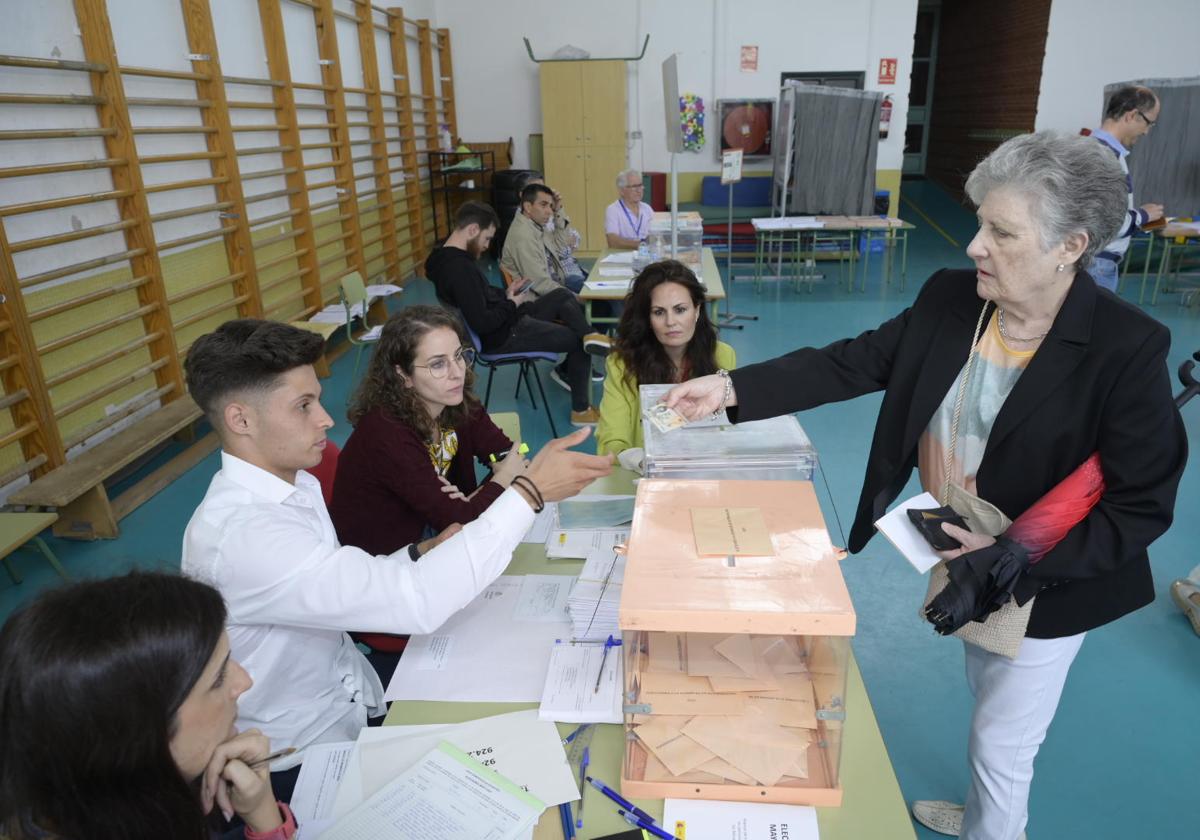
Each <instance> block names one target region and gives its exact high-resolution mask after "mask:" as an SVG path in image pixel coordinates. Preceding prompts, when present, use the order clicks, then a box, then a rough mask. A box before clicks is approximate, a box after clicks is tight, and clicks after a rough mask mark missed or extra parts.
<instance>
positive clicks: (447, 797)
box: [322, 743, 546, 840]
mask: <svg viewBox="0 0 1200 840" xmlns="http://www.w3.org/2000/svg"><path fill="white" fill-rule="evenodd" d="M545 808H546V806H545V805H544V804H543V803H542V802H541V801H540V800H539V799H537V798H536V797H534V796H532V795H531V794H529V793H526V792H525V791H523V790H521V788H519V787H518V786H517V785H515V784H513V783H512V782H511V781H509V780H508V779H505V778H504V777H502V776H500V775H499V774H498V773H496V772H494V771H492V770H489V769H488V768H486V767H484V766H482V765H481V764H479V762H477V761H475V760H473V759H471V758H470V757H469V756H467V755H466V754H465V753H463V752H462V750H459V749H458V748H457V747H454V746H452V745H450V744H447V743H442V744H440V745H438V746H437V747H436V748H435V749H434V750H432V751H430V752H429V753H427V754H426V755H425V757H424V758H422V759H421V760H420V761H419V762H418V763H416V764H414V765H413V766H412V767H410V768H409V769H408V770H406V771H404V773H402V774H401V775H400V776H399V777H397V778H396V779H395V780H394V781H392V782H391V783H389V784H388V785H386V786H385V787H384V788H383V789H382V790H380V791H379V792H378V793H376V794H375V795H374V796H372V797H371V798H370V799H368V800H367V801H366V802H364V803H363V804H362V805H360V806H359V807H358V808H356V809H354V810H353V811H351V812H350V813H349V814H347V815H346V817H345V818H344V819H342V820H340V821H338V823H337V824H336V825H334V827H333V828H331V829H330V830H329V831H327V832H325V834H324V835H322V836H323V838H325V840H414V838H417V837H419V838H421V840H462V838H464V837H471V838H477V840H517V838H519V837H522V836H524V835H525V834H526V833H527V830H528V829H529V827H530V826H532V825H533V824H534V823H535V822H536V821H537V819H538V817H539V816H541V813H542V811H544V810H545Z"/></svg>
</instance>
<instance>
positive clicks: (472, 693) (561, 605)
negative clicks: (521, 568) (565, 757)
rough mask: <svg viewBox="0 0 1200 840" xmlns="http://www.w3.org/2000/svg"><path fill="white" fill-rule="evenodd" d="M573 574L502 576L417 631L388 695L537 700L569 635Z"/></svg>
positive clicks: (422, 697)
mask: <svg viewBox="0 0 1200 840" xmlns="http://www.w3.org/2000/svg"><path fill="white" fill-rule="evenodd" d="M573 583H574V577H573V576H569V575H501V576H500V577H498V578H496V580H495V581H493V582H492V584H491V585H490V586H488V587H487V588H486V589H485V590H484V591H483V592H482V593H480V594H479V596H478V597H477V598H476V599H475V600H474V601H472V602H471V603H470V604H468V605H467V606H466V607H464V608H463V609H462V610H461V611H460V612H458V613H456V614H454V615H453V616H451V617H450V618H449V619H448V620H447V621H446V623H445V624H443V625H442V626H441V627H439V628H438V629H437V631H436V632H435V633H430V634H427V635H417V636H412V637H411V638H410V639H409V641H408V647H407V648H406V649H405V651H404V656H402V657H401V658H400V663H399V664H398V665H397V666H396V671H395V673H394V674H393V675H392V681H391V683H390V684H389V685H388V687H387V691H386V692H385V693H384V698H385V699H387V700H457V701H463V702H491V703H536V702H537V701H538V700H540V699H541V697H542V688H543V686H544V685H545V683H546V669H547V667H548V665H549V662H550V650H551V648H553V647H554V643H555V641H556V640H558V639H563V638H567V636H568V635H569V634H570V630H571V628H570V623H569V622H568V616H567V610H566V605H567V594H568V593H569V592H570V589H571V585H572V584H573Z"/></svg>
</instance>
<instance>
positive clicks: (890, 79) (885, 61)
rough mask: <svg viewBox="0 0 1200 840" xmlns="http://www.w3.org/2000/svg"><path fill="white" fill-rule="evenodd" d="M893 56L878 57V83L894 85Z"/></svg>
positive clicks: (894, 64)
mask: <svg viewBox="0 0 1200 840" xmlns="http://www.w3.org/2000/svg"><path fill="white" fill-rule="evenodd" d="M897 61H898V59H895V58H881V59H879V84H881V85H894V84H896V63H897Z"/></svg>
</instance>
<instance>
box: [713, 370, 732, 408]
mask: <svg viewBox="0 0 1200 840" xmlns="http://www.w3.org/2000/svg"><path fill="white" fill-rule="evenodd" d="M717 376H719V377H721V378H722V379H724V380H725V393H724V394H722V395H721V404H720V405H719V406H717V410H716V411H714V412H713V413H712V416H713V419H714V420H715V419H716V418H717V415H719V414H720V413H721V412H722V411H724V410H725V405H726V403H728V402H729V397H730V395H732V394H733V380H732V379H730V378H729V371H727V370H725V368H721V369H720V370H718V371H717Z"/></svg>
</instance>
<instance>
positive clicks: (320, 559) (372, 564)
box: [183, 452, 534, 770]
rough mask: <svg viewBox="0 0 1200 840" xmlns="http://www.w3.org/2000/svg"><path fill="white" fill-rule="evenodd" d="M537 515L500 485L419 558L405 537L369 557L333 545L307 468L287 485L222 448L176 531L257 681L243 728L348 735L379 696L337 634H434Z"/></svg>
mask: <svg viewBox="0 0 1200 840" xmlns="http://www.w3.org/2000/svg"><path fill="white" fill-rule="evenodd" d="M533 517H534V513H533V510H532V509H531V508H530V507H529V504H528V503H527V502H526V501H525V499H524V498H523V497H522V496H521V495H520V494H518V493H517V492H516V491H515V490H512V489H509V490H506V491H505V492H504V493H502V494H501V495H500V497H499V498H497V499H496V501H494V502H493V503H492V504H491V506H490V507H489V508H488V509H487V510H486V511H484V512H483V514H482V515H481V516H480V517H479V518H478V519H476V520H475V521H474V522H471V523H468V524H467V525H465V526H464V527H463V530H462V531H461V532H460V533H458V534H455V535H454V536H453V537H451V538H450V539H448V540H446V541H445V542H443V543H442V544H441V545H439V546H437V547H436V548H434V549H432V550H431V551H430V552H429V553H428V554H427V555H425V556H424V557H422V558H421V561H420V562H419V563H413V562H412V561H411V560H410V559H409V557H408V551H407V547H406V548H404V549H401V550H400V551H398V552H396V553H395V554H393V555H391V556H387V555H380V556H376V555H372V554H368V553H366V552H365V551H362V550H361V549H358V548H354V547H352V546H340V545H339V544H338V541H337V535H336V533H335V532H334V529H333V522H332V521H331V520H330V518H329V512H328V511H327V510H326V508H325V500H324V499H323V498H322V496H321V485H320V483H319V482H318V481H317V479H315V478H314V477H313V476H311V475H309V474H308V473H306V472H303V471H301V472H298V473H296V483H295V485H292V484H289V483H288V482H286V481H284V480H282V479H280V478H278V477H277V476H274V475H272V474H271V473H269V472H267V471H266V470H263V469H260V468H259V467H256V466H254V465H253V464H250V463H248V462H246V461H243V460H242V459H240V458H237V457H235V456H233V455H230V454H229V453H228V452H222V453H221V470H220V471H219V472H218V473H217V474H216V475H215V476H213V480H212V483H211V484H210V485H209V487H208V493H206V494H205V496H204V500H203V501H202V502H201V503H200V506H199V507H198V508H196V512H195V513H194V514H192V519H191V521H190V522H189V523H188V526H187V530H186V531H185V532H184V536H183V572H184V574H186V575H188V576H189V577H193V578H195V579H197V580H201V581H204V582H205V583H209V584H211V585H212V586H215V587H216V588H217V589H219V590H220V591H221V594H222V595H223V596H224V598H225V603H226V605H227V607H228V609H229V619H228V631H229V644H230V649H231V654H232V657H233V658H234V659H236V660H237V661H238V662H240V663H241V665H242V666H243V667H244V668H245V669H246V670H247V671H248V672H249V674H250V676H251V678H253V680H254V685H253V686H252V687H251V688H250V690H249V691H247V692H246V693H245V694H243V695H242V696H241V697H240V698H239V699H238V722H237V725H238V729H239V730H243V729H248V728H250V727H256V728H258V729H261V730H262V731H263V733H265V734H266V735H267V736H268V737H269V738H270V739H271V745H272V748H273V749H282V748H284V747H292V746H294V747H297V748H298V749H300V750H302V749H303V748H304V747H307V746H309V745H310V744H314V743H320V742H324V741H346V740H354V739H355V738H356V737H357V736H358V731H359V730H360V729H361V728H362V727H363V726H365V725H366V722H367V716H368V713H369V714H370V715H371V716H372V717H374V716H376V715H379V714H382V713H383V712H384V711H385V706H384V702H383V686H382V685H381V684H380V681H379V677H378V676H376V674H375V671H374V670H373V669H372V668H371V665H370V663H368V662H367V660H366V657H364V656H363V655H362V653H360V652H359V650H358V649H357V648H356V647H355V646H354V643H353V641H352V640H351V639H350V637H349V636H348V635H346V631H347V630H361V631H370V632H382V633H431V632H433V631H434V630H436V629H437V628H438V627H439V626H440V625H441V624H442V623H443V622H444V621H445V620H446V619H447V618H449V617H450V616H451V615H453V614H454V613H455V612H457V611H458V610H460V609H462V608H463V607H465V606H466V605H467V604H468V603H470V602H471V601H472V600H473V599H474V598H475V596H476V595H478V594H479V592H481V591H482V590H483V589H484V588H485V587H486V586H487V585H488V584H490V583H491V582H492V581H493V580H495V579H496V577H497V576H498V575H499V574H500V573H501V572H503V571H504V568H505V566H507V565H508V562H509V560H510V559H511V557H512V552H513V550H514V549H515V548H516V547H517V545H518V544H519V543H520V541H521V537H522V536H524V534H525V532H526V531H528V530H529V527H530V526H531V525H532V524H533ZM302 759H303V755H302V753H297V754H295V755H293V756H289V757H288V758H286V759H282V760H280V761H279V762H276V763H275V764H273V765H272V767H271V769H272V770H283V769H286V768H288V767H291V766H294V765H295V764H298V763H299V762H300V761H301V760H302Z"/></svg>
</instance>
